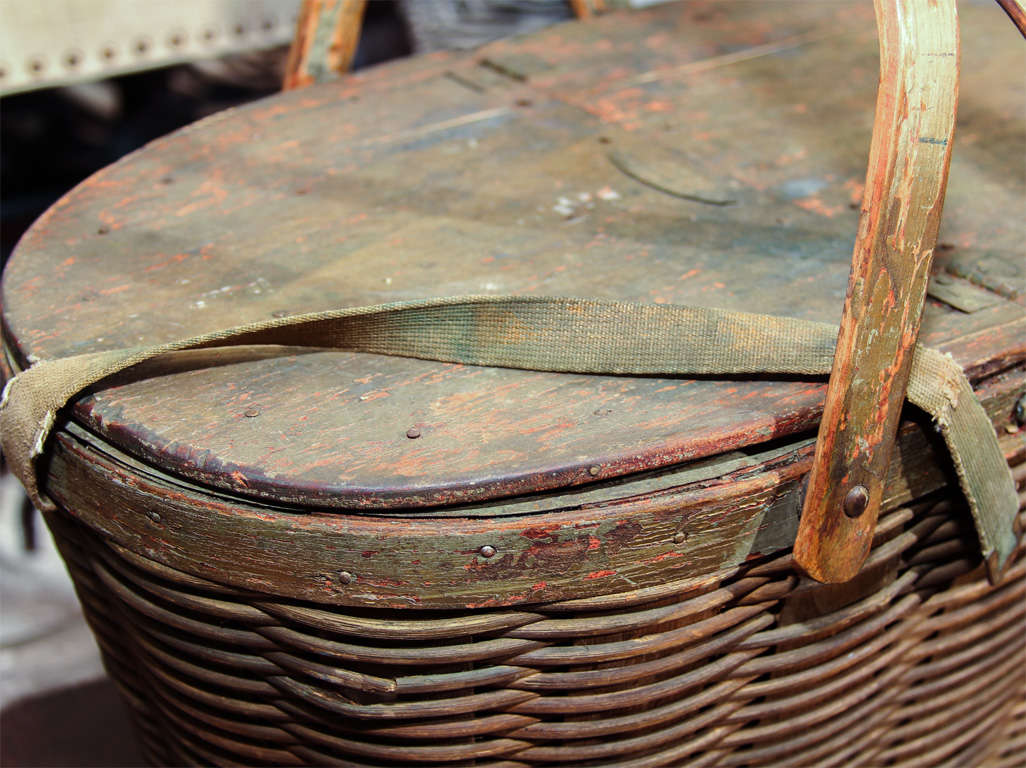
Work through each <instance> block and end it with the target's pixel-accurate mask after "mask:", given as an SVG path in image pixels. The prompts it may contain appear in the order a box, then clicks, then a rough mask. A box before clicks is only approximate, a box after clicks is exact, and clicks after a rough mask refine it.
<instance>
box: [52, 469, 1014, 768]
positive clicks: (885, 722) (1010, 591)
mask: <svg viewBox="0 0 1026 768" xmlns="http://www.w3.org/2000/svg"><path fill="white" fill-rule="evenodd" d="M1013 465H1014V466H1013V471H1014V473H1015V475H1016V480H1017V483H1018V487H1019V489H1020V501H1021V502H1022V501H1023V499H1024V497H1026V494H1024V493H1023V487H1024V485H1026V454H1021V455H1019V456H1017V457H1015V458H1014V461H1013ZM1024 506H1026V505H1024V504H1022V503H1021V505H1020V510H1021V511H1020V524H1021V525H1020V530H1022V529H1023V528H1024V527H1026V512H1024V511H1022V509H1023V508H1024ZM50 523H51V527H52V528H54V531H55V533H56V534H57V539H58V543H59V546H60V547H61V549H62V553H63V555H64V557H65V559H66V561H67V564H68V567H69V569H70V571H71V573H72V576H73V578H74V580H75V582H76V585H77V588H78V591H79V595H80V597H81V599H82V602H83V605H84V607H85V609H86V614H87V617H88V618H89V621H90V623H91V624H92V626H93V629H94V631H95V633H96V636H97V639H98V641H99V643H100V646H101V648H102V650H103V653H104V657H105V661H106V664H107V666H108V669H109V670H110V672H111V674H112V675H113V677H114V678H115V680H116V681H117V682H118V684H119V686H120V687H121V689H122V691H123V692H124V694H125V696H126V697H127V699H128V700H129V702H130V703H131V705H132V708H133V710H134V712H135V715H136V720H137V723H138V726H139V729H140V732H141V734H142V736H143V739H144V742H145V744H146V748H147V750H148V753H149V755H150V758H151V760H152V761H153V762H155V763H170V764H224V765H226V764H245V765H265V764H268V765H300V764H310V763H313V764H342V765H349V766H364V765H367V766H370V765H416V764H434V765H439V764H442V765H489V766H523V765H550V764H552V765H554V764H570V765H582V766H583V765H626V766H639V767H640V766H664V765H689V766H745V765H783V766H797V765H815V766H834V765H836V766H883V765H888V766H891V765H893V766H925V765H951V766H972V765H997V766H1007V767H1008V768H1011V766H1019V765H1022V764H1023V762H1024V760H1026V703H1024V698H1026V671H1024V670H1026V647H1024V643H1026V640H1024V638H1026V632H1024V622H1026V557H1024V556H1023V553H1024V551H1026V545H1024V544H1022V543H1021V544H1020V549H1019V552H1018V554H1017V558H1016V560H1015V561H1014V562H1013V565H1012V568H1011V569H1010V571H1009V572H1008V574H1007V576H1006V577H1005V579H1004V580H1003V581H1002V583H1001V584H999V585H997V586H991V585H990V584H989V583H988V582H987V581H986V579H985V577H984V576H983V572H982V569H981V568H979V563H978V556H977V555H976V554H975V553H974V551H973V543H972V542H973V541H974V540H973V537H972V536H971V531H970V530H969V527H968V526H969V523H968V514H967V513H965V511H964V510H962V509H960V508H958V507H957V506H956V505H954V504H952V503H949V502H948V501H945V500H943V499H942V498H931V499H924V500H922V501H921V502H920V503H917V504H914V505H911V506H908V507H904V508H900V509H897V510H892V511H891V512H890V513H888V514H886V515H884V516H883V517H881V520H880V522H879V524H878V529H877V532H876V538H875V541H874V549H873V553H872V555H871V558H870V561H869V563H867V566H866V568H865V569H864V571H863V573H862V575H861V576H860V577H859V578H858V579H857V580H856V582H855V583H854V584H853V585H848V586H845V587H840V588H839V587H830V586H824V585H818V584H814V583H811V582H808V581H805V580H802V579H799V578H798V577H797V576H796V575H795V572H794V569H793V565H792V562H791V558H790V554H784V555H781V556H779V557H777V558H775V559H773V560H770V561H764V562H757V563H753V564H750V565H746V566H744V567H742V568H739V569H735V570H732V571H730V572H726V573H720V574H716V575H714V576H710V577H709V578H708V579H704V580H700V581H696V580H691V581H689V582H685V583H678V584H667V585H664V586H661V587H658V588H647V589H641V590H637V591H635V592H630V593H626V594H624V593H621V594H618V595H610V596H608V597H599V598H588V599H582V600H572V601H564V602H559V603H550V604H545V605H540V606H534V607H532V608H531V609H530V610H484V611H479V612H469V613H462V614H457V613H440V612H427V611H415V610H409V611H399V610H380V611H374V610H357V609H348V610H342V609H337V608H328V607H325V606H322V605H316V604H313V603H305V604H304V603H297V602H294V601H286V600H276V599H274V598H273V597H272V596H269V595H266V594H256V593H243V592H240V591H238V590H236V589H233V588H229V587H225V586H221V585H218V584H215V583H213V582H209V581H205V580H201V579H198V578H195V577H192V576H190V575H187V574H185V573H181V572H178V571H174V570H172V569H169V568H168V567H166V566H163V565H160V564H158V563H156V562H154V561H152V560H148V559H147V558H144V557H142V556H140V555H138V554H133V553H131V552H128V551H127V550H124V549H122V548H120V547H118V546H116V545H112V544H110V543H108V542H105V541H103V540H101V539H100V538H98V537H96V536H95V535H93V534H92V533H91V532H89V531H88V530H86V529H85V528H84V527H82V526H81V525H80V524H78V523H75V522H74V521H73V520H72V519H71V517H70V516H67V517H65V516H63V514H59V515H58V516H57V517H55V518H53V519H51V520H50ZM852 589H858V590H860V594H858V595H856V596H855V599H854V602H853V601H852V600H853V598H852V595H853V593H852Z"/></svg>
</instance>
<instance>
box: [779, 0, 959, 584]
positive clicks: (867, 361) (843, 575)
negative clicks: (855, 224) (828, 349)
mask: <svg viewBox="0 0 1026 768" xmlns="http://www.w3.org/2000/svg"><path fill="white" fill-rule="evenodd" d="M875 6H876V20H877V29H878V34H879V38H880V87H879V91H878V93H877V102H876V119H875V121H874V124H873V138H872V142H871V145H870V152H869V169H868V171H867V173H866V192H865V196H864V198H863V201H862V215H861V218H860V220H859V230H858V236H857V238H856V240H855V253H854V256H853V262H852V269H851V275H850V277H849V281H848V295H847V298H846V299H845V303H844V312H843V315H842V317H841V330H840V334H839V336H838V339H837V353H836V357H835V358H834V365H833V370H832V372H831V374H830V384H829V386H828V388H827V397H826V405H825V408H824V411H823V419H822V422H821V423H820V428H819V438H818V440H817V443H816V454H815V459H814V462H813V467H812V472H811V474H810V476H809V484H808V490H807V491H806V496H805V502H804V508H803V510H802V517H801V523H800V525H799V528H798V536H797V540H796V541H795V546H794V556H795V561H796V562H797V563H798V564H799V565H800V566H801V567H802V568H803V569H804V570H805V571H806V572H807V573H808V574H809V575H810V576H812V577H813V578H815V579H817V580H819V581H824V582H842V581H847V580H848V579H851V578H852V577H853V576H855V574H856V573H857V572H858V571H859V569H860V568H861V566H862V563H863V562H864V561H865V559H866V557H867V555H868V554H869V549H870V544H871V543H872V539H873V532H874V529H875V526H876V519H877V515H878V514H879V510H880V502H881V498H882V496H883V481H884V479H885V478H886V476H887V467H888V464H889V463H890V460H891V452H892V448H893V446H894V439H895V435H896V433H897V429H898V423H899V419H900V416H901V409H902V404H903V403H904V400H905V388H906V385H907V383H908V376H909V369H910V365H911V362H912V350H913V347H914V345H915V343H916V339H917V337H918V335H919V322H920V316H921V314H922V310H923V302H924V300H925V295H926V284H927V280H928V279H929V274H930V263H931V261H932V259H933V248H934V244H935V243H936V240H937V229H938V226H939V224H940V217H941V209H942V208H943V205H944V190H945V187H946V186H947V179H948V164H949V162H950V159H951V143H952V137H953V134H954V129H955V111H956V103H957V99H958V64H959V50H958V17H957V13H956V10H955V0H875Z"/></svg>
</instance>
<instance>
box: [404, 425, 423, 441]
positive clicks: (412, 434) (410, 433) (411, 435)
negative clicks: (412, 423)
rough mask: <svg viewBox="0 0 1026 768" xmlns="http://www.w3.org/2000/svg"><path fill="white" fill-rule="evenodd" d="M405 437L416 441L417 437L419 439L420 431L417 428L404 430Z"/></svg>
mask: <svg viewBox="0 0 1026 768" xmlns="http://www.w3.org/2000/svg"><path fill="white" fill-rule="evenodd" d="M406 436H407V437H408V438H410V440H416V439H417V438H418V437H420V429H419V428H417V427H410V428H409V429H408V430H406Z"/></svg>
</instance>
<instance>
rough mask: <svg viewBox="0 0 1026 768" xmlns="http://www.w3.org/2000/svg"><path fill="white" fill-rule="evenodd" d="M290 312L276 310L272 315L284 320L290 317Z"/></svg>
mask: <svg viewBox="0 0 1026 768" xmlns="http://www.w3.org/2000/svg"><path fill="white" fill-rule="evenodd" d="M289 314H290V312H289V311H288V310H287V309H276V310H274V312H272V313H271V317H276V318H282V317H288V316H289Z"/></svg>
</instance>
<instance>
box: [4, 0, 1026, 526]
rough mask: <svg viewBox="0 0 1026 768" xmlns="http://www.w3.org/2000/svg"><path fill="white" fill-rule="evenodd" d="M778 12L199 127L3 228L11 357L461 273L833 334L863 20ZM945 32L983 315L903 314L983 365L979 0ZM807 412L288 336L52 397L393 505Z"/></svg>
mask: <svg viewBox="0 0 1026 768" xmlns="http://www.w3.org/2000/svg"><path fill="white" fill-rule="evenodd" d="M792 5H793V9H792V12H787V10H786V9H784V3H746V2H730V3H714V2H691V3H685V4H683V5H672V6H664V7H660V8H656V9H653V10H650V11H645V12H637V13H632V14H628V15H623V14H612V15H609V16H604V17H602V18H600V19H597V20H594V21H591V22H589V23H588V24H581V23H568V24H565V25H561V26H558V27H555V28H553V29H551V30H548V31H545V32H543V33H541V34H538V35H534V36H531V37H528V38H521V39H515V40H510V41H504V42H500V43H496V44H492V45H490V46H487V47H486V48H484V49H482V50H480V51H478V52H475V53H472V54H459V55H449V54H445V55H433V56H430V57H426V58H420V59H416V60H410V61H403V62H399V63H396V64H393V65H388V66H385V67H380V68H376V69H373V70H369V71H367V72H365V73H360V74H358V75H356V76H350V77H347V78H344V79H342V80H340V81H338V82H335V83H329V84H324V85H319V86H314V87H311V88H309V89H304V90H302V91H297V92H291V93H286V94H282V95H280V96H276V97H273V98H271V99H268V100H265V101H262V102H259V103H257V104H254V105H251V106H249V107H246V108H243V109H239V110H234V111H231V112H227V113H223V114H219V115H216V116H214V117H212V118H209V119H207V120H205V121H202V122H201V123H199V124H196V125H194V126H192V127H190V128H187V129H185V130H183V131H181V132H179V133H176V134H173V135H172V136H170V137H167V138H165V139H162V140H160V141H158V142H155V143H154V144H153V145H151V146H149V147H147V148H145V149H144V150H142V151H140V152H137V153H135V154H133V155H131V156H129V157H128V158H126V159H124V160H123V161H121V162H119V163H117V164H115V165H114V166H112V167H111V168H109V169H107V170H105V171H103V172H101V173H100V174H98V175H97V176H95V177H93V178H92V179H90V180H88V181H87V182H85V183H84V184H82V185H81V186H80V187H78V188H77V189H76V190H74V191H72V192H71V193H70V194H69V195H68V196H67V197H65V198H64V199H62V200H61V201H60V202H59V203H58V204H57V205H56V206H54V208H53V209H52V210H51V211H49V212H48V213H47V214H45V215H44V216H43V217H42V218H41V219H40V221H39V222H38V223H37V224H36V225H35V226H34V227H33V229H32V230H30V232H29V233H28V234H27V235H26V236H25V238H24V239H23V241H22V242H21V244H20V245H19V247H18V249H17V251H16V253H15V255H14V257H13V258H12V260H11V262H10V264H9V266H8V268H7V271H6V274H5V277H4V283H3V304H4V315H3V321H4V332H5V340H6V342H7V345H8V348H9V350H10V354H11V355H12V357H13V358H14V359H15V360H16V361H19V362H20V363H21V364H24V363H25V361H26V360H30V359H33V358H34V357H40V358H45V357H50V356H58V355H63V354H71V353H75V352H84V351H89V350H95V349H104V348H114V347H121V346H129V345H134V344H152V343H157V342H160V341H164V340H170V339H173V338H178V337H182V336H188V335H192V334H196V333H200V332H203V331H209V330H212V329H215V328H218V327H223V326H227V325H233V324H237V323H242V322H247V321H251V320H256V319H259V318H262V317H266V316H268V315H271V314H275V313H283V312H299V311H310V310H316V309H324V308H328V307H335V306H342V305H350V304H365V303H376V302H381V301H389V300H393V299H402V298H414V297H422V296H432V295H447V294H448V295H451V294H461V293H540V294H550V295H581V296H598V297H613V298H623V299H631V300H640V301H656V302H667V301H668V302H681V303H692V304H701V305H706V306H723V307H728V308H737V309H746V310H752V311H761V312H768V313H774V314H781V315H795V316H801V317H809V318H815V319H820V320H828V321H837V319H838V318H839V316H840V311H841V304H842V301H843V297H844V289H845V283H846V278H847V273H848V268H849V259H850V253H851V244H852V241H853V238H854V234H855V229H856V226H857V217H858V211H857V208H858V204H859V202H860V199H861V194H862V183H863V180H864V177H865V165H866V158H867V154H868V142H869V135H870V130H871V126H872V119H873V109H872V106H873V99H874V94H875V88H876V82H877V59H876V42H875V35H874V31H873V16H872V7H871V6H870V5H869V4H867V3H862V2H856V3H818V4H813V3H805V2H796V3H793V4H792ZM782 9H783V10H782ZM963 27H964V32H963V41H964V42H963V48H964V52H963V87H962V100H961V105H960V115H959V117H960V126H959V129H958V133H957V138H956V150H955V157H954V161H953V163H952V170H951V186H950V191H949V196H948V204H947V208H946V211H945V219H944V223H943V226H942V230H941V236H940V238H941V242H942V243H943V244H944V246H945V247H944V249H943V252H942V253H940V254H939V256H938V263H937V265H936V267H935V269H937V270H939V271H942V272H943V276H944V277H946V278H947V279H948V281H949V282H950V281H952V280H953V281H955V282H956V283H958V284H959V285H960V286H962V287H964V288H966V289H967V290H969V291H973V290H976V291H978V292H980V293H982V295H984V296H985V297H987V299H988V300H990V299H993V303H990V304H987V305H986V306H985V307H984V308H980V309H978V311H975V312H972V313H965V312H963V311H961V310H957V309H955V308H954V307H953V306H951V305H950V304H945V303H943V302H942V301H937V300H935V299H931V300H929V301H928V308H927V317H926V320H925V323H924V329H923V334H924V337H925V338H926V339H928V340H930V341H931V342H932V343H940V342H943V341H945V340H950V339H965V341H964V343H963V342H961V341H960V342H959V343H956V344H954V345H953V347H952V352H953V354H954V355H955V356H956V358H958V359H960V360H961V361H963V362H966V363H971V364H972V365H974V366H976V368H975V369H974V371H975V374H976V375H982V374H983V373H985V372H989V371H991V370H993V369H995V368H998V367H1000V365H1001V364H1004V365H1005V366H1007V365H1008V364H1010V363H1014V362H1015V361H1016V360H1021V359H1022V357H1023V356H1026V350H1023V349H1021V347H1022V341H1021V339H1022V338H1026V334H1023V333H1021V330H1022V322H1023V316H1024V310H1023V304H1024V303H1026V298H1024V297H1026V290H1023V289H1022V288H1020V287H1018V286H1020V284H1021V283H1022V282H1023V278H1024V275H1023V267H1022V254H1023V250H1022V243H1023V242H1024V241H1026V231H1024V225H1023V220H1024V217H1023V216H1020V215H1014V212H1015V211H1019V212H1022V207H1023V204H1022V201H1023V199H1024V197H1026V180H1024V179H1023V176H1022V173H1021V172H1019V173H1016V171H1015V168H1014V167H1013V166H1014V162H1010V159H1014V158H1017V157H1018V158H1021V157H1022V156H1023V153H1024V152H1026V130H1024V117H1023V116H1024V114H1026V110H1024V95H1023V91H1022V88H1021V76H1020V73H1021V72H1022V71H1023V69H1024V67H1026V56H1024V52H1023V49H1022V48H1021V46H1020V45H1019V44H1018V40H1017V37H1016V32H1015V30H1014V28H1012V27H1011V25H1009V24H1008V23H1007V21H1006V20H1005V19H1004V18H1003V16H1002V14H1001V12H1000V10H999V9H997V8H987V7H976V6H968V7H966V8H965V9H964V12H963ZM981 265H983V266H985V267H986V269H982V268H981ZM960 295H962V294H960ZM949 296H950V292H949ZM967 327H968V328H971V329H972V330H971V332H969V331H966V330H965V329H966V328H967ZM995 361H1002V362H1001V363H998V362H995ZM822 399H823V385H822V383H817V382H813V383H808V382H769V381H750V380H749V381H726V382H724V381H691V380H657V379H637V378H616V377H592V376H587V377H585V376H564V375H552V374H543V373H532V372H517V371H506V370H493V369H484V368H469V367H459V366H452V365H442V364H435V363H428V362H423V361H413V360H402V359H395V358H384V357H380V356H372V355H348V354H336V353H317V354H304V355H291V356H286V357H282V358H278V359H273V360H262V361H253V362H247V363H239V364H232V365H224V366H221V367H218V368H215V369H208V370H202V371H182V372H180V373H176V374H173V375H170V376H167V377H163V378H160V379H151V380H144V381H136V382H132V383H128V384H124V385H121V386H117V387H112V388H107V389H104V390H103V391H101V392H98V393H96V394H94V395H92V396H90V397H87V398H84V399H82V400H81V401H80V402H79V403H78V405H77V407H76V409H75V417H76V419H77V420H78V421H79V422H80V423H81V424H83V425H84V426H86V427H87V428H88V429H90V430H92V431H93V432H94V433H95V434H96V435H98V436H99V437H100V438H102V439H104V440H107V441H110V443H111V444H112V445H113V446H114V447H115V448H116V449H117V450H120V451H124V453H125V454H127V455H129V456H132V457H134V458H135V459H138V460H141V461H142V462H145V463H150V464H152V465H154V466H156V467H159V468H161V469H162V470H164V471H166V472H168V473H171V474H173V475H178V476H181V477H185V478H188V479H191V480H194V481H198V482H201V483H203V484H206V485H208V486H213V487H215V488H219V489H222V490H225V491H230V492H233V493H238V494H244V495H248V496H257V497H262V498H266V499H274V500H276V501H280V502H286V503H295V504H308V505H319V506H326V507H344V508H358V507H373V508H379V509H385V508H389V507H399V508H407V509H408V508H412V507H425V506H430V505H445V504H455V503H459V504H464V503H474V502H483V501H486V500H489V499H496V498H501V497H508V496H512V495H517V494H527V493H535V492H539V491H546V490H552V489H558V488H564V487H568V486H574V485H578V484H584V483H592V482H596V481H605V480H609V479H611V478H616V477H621V476H625V475H629V474H631V473H634V472H638V471H641V470H652V469H658V468H664V467H670V466H673V465H675V464H679V463H681V462H684V461H689V460H693V459H697V458H701V457H705V456H710V455H715V454H720V453H725V452H728V451H732V450H734V449H737V448H740V447H746V446H752V445H755V444H758V443H762V442H766V441H770V440H774V439H779V438H794V439H798V438H801V437H802V436H804V435H806V434H808V433H809V431H810V430H811V429H813V428H814V426H815V423H816V420H817V418H818V414H819V411H820V409H821V407H822ZM411 428H415V429H416V430H418V431H419V433H420V436H419V437H417V438H415V439H411V438H410V437H407V432H408V430H410V429H411ZM411 434H414V433H411Z"/></svg>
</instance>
